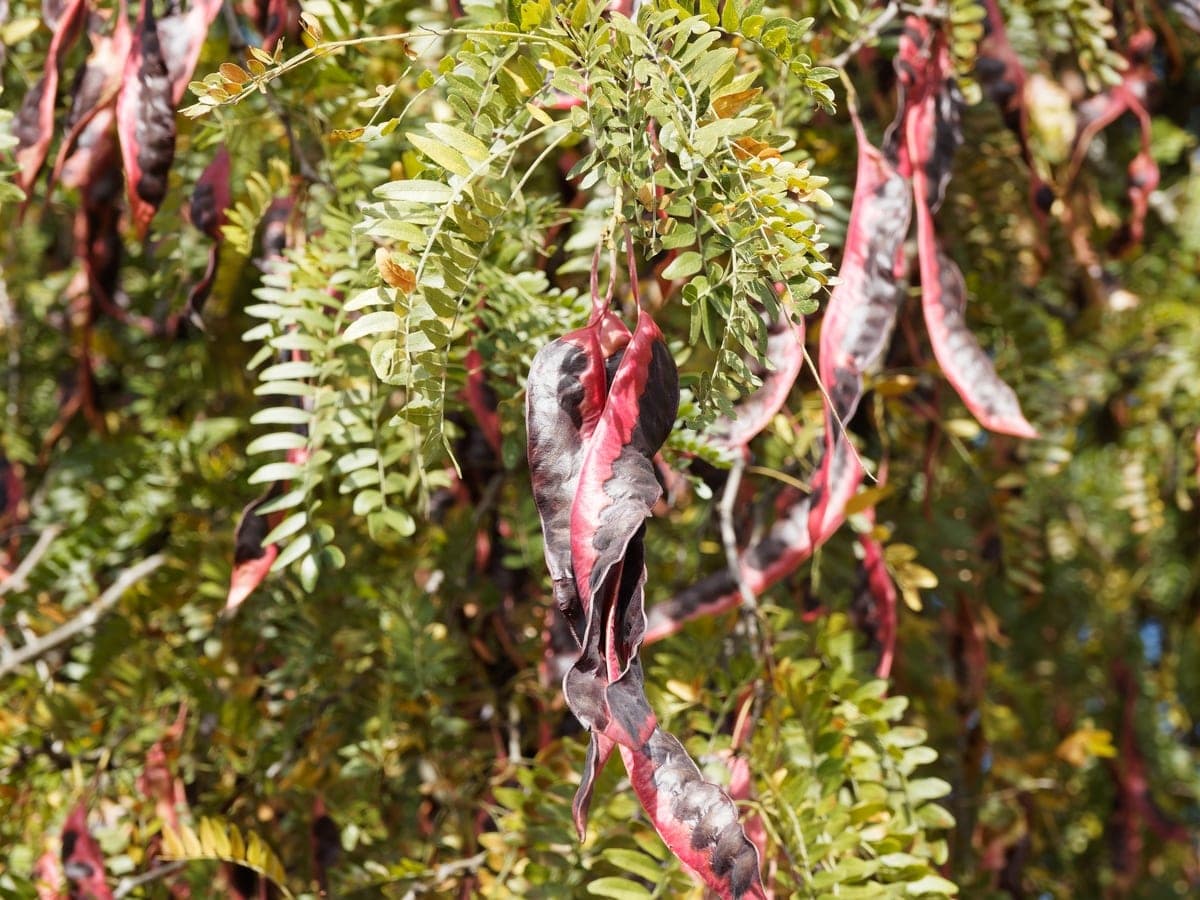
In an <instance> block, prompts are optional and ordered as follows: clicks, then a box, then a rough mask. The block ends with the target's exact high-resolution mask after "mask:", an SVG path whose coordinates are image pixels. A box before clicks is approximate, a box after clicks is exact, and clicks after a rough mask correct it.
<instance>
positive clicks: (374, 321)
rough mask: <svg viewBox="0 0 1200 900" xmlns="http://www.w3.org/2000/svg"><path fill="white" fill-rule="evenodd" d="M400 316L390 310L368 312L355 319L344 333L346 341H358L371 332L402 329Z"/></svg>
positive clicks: (378, 332) (379, 332)
mask: <svg viewBox="0 0 1200 900" xmlns="http://www.w3.org/2000/svg"><path fill="white" fill-rule="evenodd" d="M400 325H401V321H400V317H399V316H398V315H396V314H395V313H394V312H391V311H390V310H379V311H377V312H371V313H367V314H366V315H365V316H360V317H359V318H357V319H355V320H354V321H353V322H351V323H350V325H349V326H348V327H347V328H346V330H345V332H344V333H343V334H342V337H343V339H345V340H346V341H357V340H358V339H359V338H363V337H366V336H367V335H371V334H385V333H389V332H394V331H399V330H400Z"/></svg>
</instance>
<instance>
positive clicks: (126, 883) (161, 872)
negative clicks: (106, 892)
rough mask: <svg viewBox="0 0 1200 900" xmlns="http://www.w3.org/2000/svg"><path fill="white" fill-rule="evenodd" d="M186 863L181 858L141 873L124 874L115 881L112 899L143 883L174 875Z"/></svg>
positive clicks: (117, 898) (122, 895)
mask: <svg viewBox="0 0 1200 900" xmlns="http://www.w3.org/2000/svg"><path fill="white" fill-rule="evenodd" d="M186 865H187V860H182V859H181V860H177V861H175V862H169V863H166V864H165V865H161V866H159V867H158V868H156V869H151V870H150V871H149V872H143V873H142V874H141V875H126V876H125V877H124V878H122V879H121V880H120V881H118V882H117V886H116V887H115V888H114V889H113V900H121V898H122V897H124V896H126V895H127V894H130V893H131V892H133V890H134V889H136V888H139V887H141V886H142V885H143V884H149V883H150V882H151V881H158V879H160V878H166V877H167V876H168V875H174V874H175V873H176V872H178V871H179V870H180V869H182V868H183V867H184V866H186Z"/></svg>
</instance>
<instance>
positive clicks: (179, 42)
mask: <svg viewBox="0 0 1200 900" xmlns="http://www.w3.org/2000/svg"><path fill="white" fill-rule="evenodd" d="M220 11H221V0H193V2H192V5H191V6H190V7H189V8H188V11H187V12H186V13H185V12H172V13H171V14H170V15H167V16H163V17H162V18H161V19H160V20H159V22H158V38H159V41H160V43H161V45H162V54H163V59H164V61H165V62H166V64H167V73H168V77H169V78H170V79H171V103H172V104H173V105H174V106H178V105H179V101H181V100H182V99H183V95H184V94H186V93H187V86H188V82H190V81H191V80H192V74H193V73H194V72H195V71H196V62H197V61H198V60H199V59H200V51H201V50H203V49H204V41H205V39H206V38H207V37H208V29H209V27H210V26H211V25H212V23H213V20H214V19H215V18H216V17H217V14H218V13H219V12H220Z"/></svg>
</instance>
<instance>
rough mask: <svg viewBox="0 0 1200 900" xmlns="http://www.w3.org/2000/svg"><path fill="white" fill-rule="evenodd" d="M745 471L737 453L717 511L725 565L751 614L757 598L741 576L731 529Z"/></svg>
mask: <svg viewBox="0 0 1200 900" xmlns="http://www.w3.org/2000/svg"><path fill="white" fill-rule="evenodd" d="M745 470H746V457H745V454H742V453H739V454H738V455H737V458H736V459H735V460H734V461H733V465H732V466H731V467H730V469H729V478H728V480H727V481H726V482H725V492H724V493H723V494H722V495H721V503H720V505H719V506H718V508H717V509H718V512H719V513H720V515H721V543H722V544H723V545H724V547H725V564H726V565H727V566H728V567H729V574H730V576H731V577H732V578H733V580H734V581H735V582H736V583H737V588H738V593H739V594H741V595H742V605H743V606H744V607H745V608H746V609H747V610H749V611H750V612H752V613H753V612H755V611H756V610H757V609H758V597H757V596H755V594H754V591H752V590H751V589H750V585H748V584H747V583H746V578H745V576H744V575H743V574H742V561H741V558H740V557H741V554H740V553H739V552H738V546H737V532H736V531H735V530H734V527H733V508H734V505H735V504H736V503H737V495H738V489H739V488H740V487H741V486H742V473H743V472H744V471H745Z"/></svg>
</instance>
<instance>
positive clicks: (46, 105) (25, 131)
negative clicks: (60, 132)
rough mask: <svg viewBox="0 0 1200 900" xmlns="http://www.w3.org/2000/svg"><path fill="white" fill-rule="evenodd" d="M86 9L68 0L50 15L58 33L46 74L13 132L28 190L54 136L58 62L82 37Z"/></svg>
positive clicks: (20, 177)
mask: <svg viewBox="0 0 1200 900" xmlns="http://www.w3.org/2000/svg"><path fill="white" fill-rule="evenodd" d="M85 9H86V4H85V3H84V0H67V3H66V5H65V6H64V7H63V8H62V9H61V11H59V10H52V11H51V13H52V15H53V19H52V18H51V16H49V15H48V16H46V21H47V23H50V22H51V21H53V22H54V24H53V25H52V26H51V27H52V28H54V36H53V37H52V38H51V39H50V48H49V49H48V50H47V51H46V62H45V67H44V69H43V70H42V77H41V78H39V79H38V80H37V81H36V82H35V83H34V85H33V87H31V88H30V89H29V92H28V93H27V94H26V95H25V99H24V100H23V101H22V102H21V110H20V112H18V113H17V119H16V122H14V123H13V133H14V134H15V135H16V137H17V147H16V150H15V154H16V159H17V167H18V168H17V173H16V175H15V176H13V180H14V181H15V182H16V183H17V185H19V186H20V187H21V189H22V190H24V191H25V192H26V193H28V192H29V190H30V189H31V188H32V187H33V183H34V181H35V180H37V176H38V172H39V171H41V168H42V164H43V163H44V162H45V161H46V154H47V152H48V151H49V149H50V140H51V138H52V137H53V136H54V102H55V100H56V99H57V97H58V81H59V76H58V66H59V62H60V61H61V58H62V56H63V55H64V54H65V53H66V52H67V50H69V49H70V47H71V45H72V44H74V43H75V39H76V38H78V37H79V31H80V26H81V25H82V24H83V16H84V10H85Z"/></svg>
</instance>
